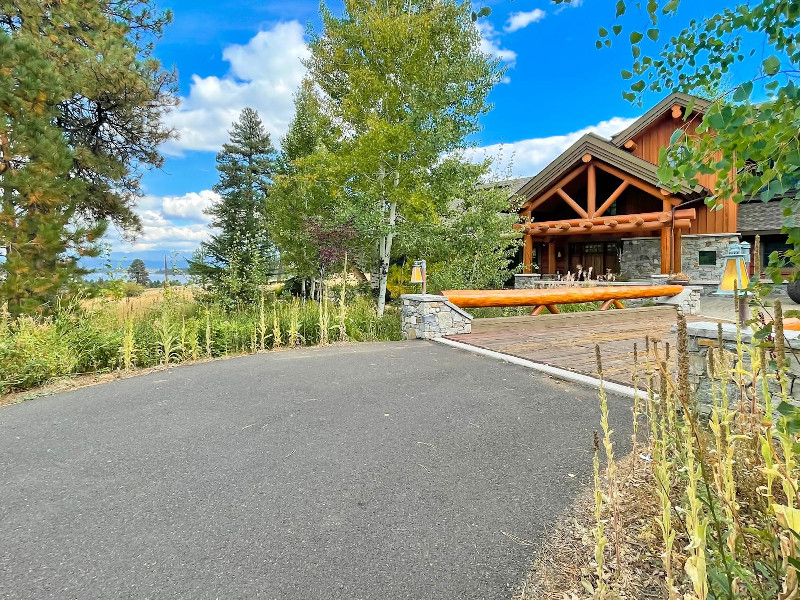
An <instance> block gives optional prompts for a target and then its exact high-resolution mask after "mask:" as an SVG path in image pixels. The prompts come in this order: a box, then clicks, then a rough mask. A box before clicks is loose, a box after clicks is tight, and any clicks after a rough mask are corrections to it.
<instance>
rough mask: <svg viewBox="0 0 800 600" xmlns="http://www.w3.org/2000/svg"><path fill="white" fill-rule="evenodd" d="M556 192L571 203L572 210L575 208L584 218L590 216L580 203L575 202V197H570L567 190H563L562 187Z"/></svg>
mask: <svg viewBox="0 0 800 600" xmlns="http://www.w3.org/2000/svg"><path fill="white" fill-rule="evenodd" d="M556 194H558V195H559V196H561V199H562V200H563V201H564V202H566V203H567V204H569V205H570V207H571V208H572V210H574V211H575V212H576V213H578V214H579V215H580V216H582V217H583V218H584V219H588V218H589V215H588V214H587V213H586V211H585V210H583V209H582V208H581V206H580V204H578V203H577V202H575V200H573V199H572V198H571V197H570V195H569V194H568V193H567V192H565V191H564V190H562V189H561V188H558V189H557V190H556Z"/></svg>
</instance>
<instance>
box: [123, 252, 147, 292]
mask: <svg viewBox="0 0 800 600" xmlns="http://www.w3.org/2000/svg"><path fill="white" fill-rule="evenodd" d="M128 279H129V280H130V281H135V282H136V283H138V284H139V285H143V286H148V285H150V275H149V274H148V272H147V267H145V265H144V261H143V260H142V259H141V258H136V259H134V260H133V262H131V264H130V266H129V267H128Z"/></svg>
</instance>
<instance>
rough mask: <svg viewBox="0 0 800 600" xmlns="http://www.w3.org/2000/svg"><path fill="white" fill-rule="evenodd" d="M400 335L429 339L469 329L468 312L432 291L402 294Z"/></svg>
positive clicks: (406, 337)
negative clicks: (429, 292) (401, 329)
mask: <svg viewBox="0 0 800 600" xmlns="http://www.w3.org/2000/svg"><path fill="white" fill-rule="evenodd" d="M400 299H401V300H402V302H403V310H402V318H403V339H406V340H414V339H417V338H420V339H425V340H429V339H433V338H437V337H443V336H446V335H456V334H459V333H470V332H471V331H472V315H471V314H469V313H468V312H466V311H464V310H462V309H460V308H458V307H457V306H456V305H455V304H452V303H451V302H449V301H448V300H447V298H445V297H444V296H438V295H436V294H424V295H423V294H404V295H402V296H400Z"/></svg>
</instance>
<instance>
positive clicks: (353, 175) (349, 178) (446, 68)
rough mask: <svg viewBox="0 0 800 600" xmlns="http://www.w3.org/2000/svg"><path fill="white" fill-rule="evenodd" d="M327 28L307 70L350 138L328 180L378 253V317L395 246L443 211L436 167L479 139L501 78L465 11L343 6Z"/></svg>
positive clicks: (424, 4)
mask: <svg viewBox="0 0 800 600" xmlns="http://www.w3.org/2000/svg"><path fill="white" fill-rule="evenodd" d="M322 23H323V29H322V32H321V33H320V34H318V35H314V36H312V39H311V44H310V46H311V52H312V55H311V58H310V59H309V60H308V62H307V65H308V68H309V73H310V76H311V78H312V80H313V81H314V83H315V85H316V86H317V87H318V89H319V90H320V93H321V98H322V101H323V112H324V113H325V114H327V115H329V116H330V118H331V119H332V121H333V122H335V123H337V124H340V125H341V128H342V131H343V134H344V135H343V136H342V141H341V147H340V148H339V149H338V150H337V152H336V154H335V155H330V156H328V157H326V160H325V162H324V166H325V171H324V173H325V174H326V177H329V178H331V179H333V180H334V185H333V195H334V197H335V198H339V197H341V199H342V201H341V206H342V210H341V211H340V212H341V216H342V217H343V218H344V217H345V216H346V218H347V219H348V221H349V222H352V223H353V224H354V226H355V227H356V229H357V230H358V231H359V233H360V234H361V239H362V240H363V241H366V242H368V243H369V244H370V245H371V247H372V248H373V254H374V260H376V261H377V263H378V267H379V268H378V273H379V291H378V312H379V314H382V313H383V310H384V297H385V293H386V279H387V275H388V270H389V262H390V260H391V258H392V249H393V245H394V243H395V241H396V240H398V241H400V240H402V239H403V238H404V237H405V236H406V234H408V232H409V230H408V228H409V227H413V226H414V222H415V221H416V220H419V219H428V220H431V221H436V220H439V219H441V215H442V214H444V213H445V212H446V211H447V206H448V203H449V202H451V201H452V198H443V197H440V196H437V195H435V194H434V193H433V191H434V190H435V189H436V186H435V185H433V180H434V178H435V177H437V176H442V174H443V172H442V171H441V170H437V169H436V167H437V165H438V164H439V163H440V162H441V160H442V158H443V156H445V155H448V154H449V153H452V152H454V151H456V150H458V149H459V148H461V147H463V145H464V144H465V139H466V137H467V136H468V135H470V134H472V133H474V132H476V131H478V129H479V126H478V118H479V117H480V116H481V115H483V114H484V113H486V112H487V111H488V110H489V108H490V107H489V104H488V102H487V96H488V94H489V92H490V90H491V89H492V87H493V86H494V85H495V84H496V83H497V82H498V81H499V80H500V78H501V76H502V71H501V69H500V68H499V63H498V61H496V60H493V59H491V58H490V57H489V56H487V55H485V54H483V53H482V52H481V51H480V48H479V46H480V34H479V33H478V30H477V28H476V27H475V25H474V23H473V19H472V8H471V4H470V2H467V1H459V0H380V1H378V0H345V2H344V10H343V12H342V14H341V16H335V15H334V14H333V13H332V12H331V11H330V10H328V9H325V8H323V10H322ZM309 162H313V160H312V161H309ZM320 164H322V161H320ZM344 213H349V214H347V215H345V214H344Z"/></svg>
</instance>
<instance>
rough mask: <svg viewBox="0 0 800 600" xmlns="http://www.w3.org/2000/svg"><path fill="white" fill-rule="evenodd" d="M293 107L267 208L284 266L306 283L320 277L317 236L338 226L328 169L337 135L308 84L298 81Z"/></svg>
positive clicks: (337, 143) (320, 265) (337, 130)
mask: <svg viewBox="0 0 800 600" xmlns="http://www.w3.org/2000/svg"><path fill="white" fill-rule="evenodd" d="M294 104H295V115H294V118H293V119H292V121H291V123H290V124H289V128H288V130H287V132H286V136H285V137H284V138H283V140H282V142H281V151H280V154H279V156H278V164H277V175H276V177H275V185H274V187H273V189H272V192H271V194H270V196H269V198H268V206H269V212H270V215H271V232H272V236H273V239H274V242H275V244H276V246H277V248H278V249H279V251H280V255H281V260H282V262H283V264H284V265H286V266H287V267H289V268H290V269H291V270H292V271H293V272H294V273H295V274H296V275H298V276H300V277H302V278H304V279H305V278H309V277H310V278H315V277H320V276H321V271H322V268H323V265H322V261H321V257H320V248H319V243H318V237H319V234H320V232H325V231H333V230H335V229H336V228H337V227H339V226H340V225H341V223H342V221H340V219H339V218H338V215H339V214H340V213H342V212H343V211H341V207H340V206H339V201H338V197H337V196H336V195H335V194H334V185H333V181H334V179H333V178H332V177H331V164H330V163H331V162H332V160H333V157H334V156H335V155H336V153H337V152H338V150H339V146H340V140H341V130H339V129H338V128H337V127H335V126H334V124H333V123H332V121H331V118H330V116H329V115H327V114H325V113H324V112H323V111H322V105H321V102H320V99H319V97H318V95H317V93H316V92H315V90H314V84H313V82H312V81H311V80H310V79H305V80H304V81H303V83H302V85H301V86H300V89H299V90H298V92H297V94H295V99H294ZM340 196H341V195H339V197H340Z"/></svg>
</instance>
